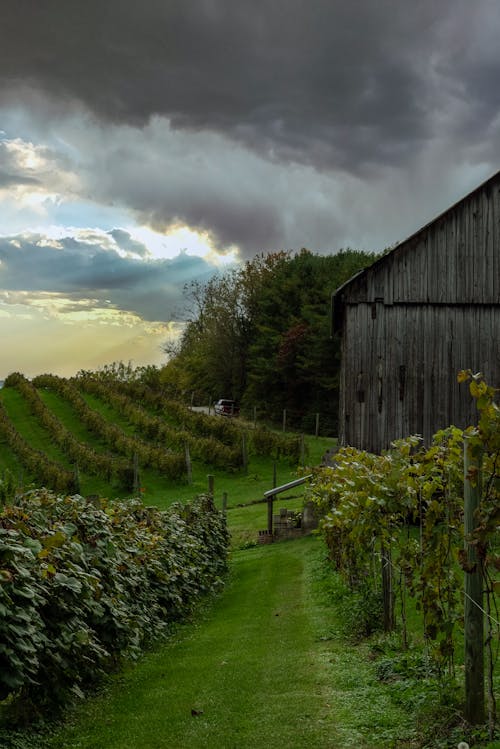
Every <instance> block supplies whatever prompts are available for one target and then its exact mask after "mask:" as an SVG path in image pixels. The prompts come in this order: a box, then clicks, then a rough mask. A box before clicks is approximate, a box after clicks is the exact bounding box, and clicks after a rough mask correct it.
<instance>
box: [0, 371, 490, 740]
mask: <svg viewBox="0 0 500 749" xmlns="http://www.w3.org/2000/svg"><path fill="white" fill-rule="evenodd" d="M138 403H140V406H139V405H138ZM0 407H1V411H0V415H1V416H2V425H3V430H2V432H1V436H0V445H1V450H0V475H2V474H3V476H4V477H5V476H6V475H7V474H6V472H7V471H8V472H10V474H11V475H12V476H13V477H14V478H15V483H17V484H22V485H23V487H24V488H25V489H26V488H29V486H30V484H32V483H36V482H37V480H38V482H39V481H40V477H39V476H38V477H37V470H38V468H40V471H41V472H42V475H43V476H44V477H49V478H51V479H52V480H53V481H54V486H53V487H52V488H54V489H57V490H58V491H60V490H61V486H60V485H59V484H60V483H61V482H62V483H64V482H65V481H67V482H69V484H68V488H70V487H71V486H72V482H76V483H77V484H78V489H79V492H80V493H81V494H82V495H84V496H88V495H95V494H98V495H100V496H104V497H109V498H111V499H112V498H115V497H125V496H127V492H128V496H137V495H138V494H140V496H141V497H142V499H143V500H144V502H145V504H147V505H151V506H156V507H159V508H161V509H167V508H168V507H170V506H171V505H172V504H173V503H174V502H176V501H178V500H182V501H188V500H190V499H192V497H193V496H195V495H198V494H202V493H205V492H207V490H208V489H209V486H210V488H213V495H214V500H215V504H216V506H217V507H218V508H222V506H223V497H225V498H226V500H227V524H228V528H229V530H230V534H231V549H232V551H231V561H230V576H229V579H228V581H227V584H226V588H225V591H224V592H223V594H222V596H221V597H220V598H218V599H215V600H210V601H208V602H206V604H205V605H204V606H202V607H201V608H200V609H198V611H197V613H196V614H195V615H193V616H192V617H191V618H190V620H189V621H188V622H187V623H186V624H183V625H181V626H180V627H179V628H178V629H177V630H176V631H175V634H174V636H173V637H172V638H171V639H170V640H169V641H167V643H163V644H162V643H158V645H157V646H155V647H154V650H153V652H152V653H151V654H146V656H145V657H143V658H141V659H140V661H139V662H138V663H137V664H136V665H134V666H129V667H127V668H126V669H125V671H124V672H122V673H121V674H119V675H118V676H116V677H112V679H111V681H110V682H109V683H108V685H107V687H106V689H105V691H104V693H103V694H98V695H96V696H95V697H94V698H93V699H91V700H90V701H88V702H84V703H82V704H80V706H79V707H77V708H76V711H75V712H73V713H72V714H71V716H72V717H71V720H70V722H69V723H66V724H65V725H62V726H60V727H58V728H57V729H51V735H47V733H46V732H42V734H40V735H36V737H35V738H34V739H33V740H34V741H35V744H32V743H30V742H31V739H30V738H29V737H27V736H26V735H24V734H22V735H20V736H16V737H14V738H13V739H12V740H13V741H14V743H8V741H9V739H8V738H5V739H4V740H5V742H6V743H5V744H2V743H1V742H2V739H3V738H4V737H5V736H8V735H9V734H5V733H1V731H0V745H1V746H4V745H5V746H6V747H9V748H10V746H12V747H14V746H15V747H16V749H17V747H19V749H32V747H34V746H36V747H37V749H38V748H39V747H47V749H49V747H50V749H56V748H57V749H63V748H64V749H69V748H70V747H75V749H76V747H80V749H91V747H92V748H96V749H97V748H98V747H99V748H101V747H102V749H127V748H128V747H129V746H130V747H132V746H133V747H134V749H153V747H159V746H165V747H166V746H175V747H176V748H178V749H195V748H196V747H198V746H200V747H202V746H206V747H208V749H210V747H212V746H213V747H216V746H217V747H219V746H220V747H227V749H229V747H234V746H238V747H241V749H244V748H245V747H248V749H250V748H251V747H257V748H258V747H261V746H262V747H264V746H266V747H274V746H276V747H278V746H283V745H284V744H286V745H287V746H290V747H297V749H299V748H300V747H302V746H304V747H305V746H311V745H313V746H317V747H318V748H322V749H329V748H330V747H332V746H335V747H339V749H349V748H350V747H366V749H368V748H370V749H391V748H393V747H401V748H403V747H406V748H407V749H417V748H418V749H420V748H421V747H422V748H423V747H429V748H430V747H433V748H435V749H445V748H448V747H450V748H451V747H452V746H456V745H457V743H458V741H460V740H461V739H464V738H468V740H469V741H472V742H473V745H475V746H477V747H479V746H481V747H488V749H498V747H499V742H498V741H494V740H493V741H492V740H490V741H488V739H487V729H486V728H484V729H480V730H478V731H476V732H475V733H470V732H468V733H467V731H466V727H465V725H464V724H463V721H461V720H460V719H459V717H458V716H459V713H460V709H461V707H460V705H461V701H462V700H463V694H462V689H463V685H462V684H461V679H460V678H458V679H452V678H449V674H446V673H444V672H443V673H442V674H440V673H439V668H438V670H436V667H435V665H433V663H432V659H431V658H430V648H429V645H430V643H429V642H428V641H426V638H425V637H424V635H423V633H424V627H423V620H422V612H421V611H419V610H417V607H416V606H415V601H414V600H413V599H410V598H407V600H406V604H405V606H406V608H405V612H404V616H405V635H404V639H405V640H406V642H403V640H402V633H401V629H400V628H399V627H397V628H396V630H395V631H394V632H392V633H389V634H384V633H383V632H381V631H380V609H379V604H378V602H377V600H376V598H377V597H376V596H375V597H374V596H373V591H371V592H370V591H367V590H365V592H361V593H356V594H353V593H352V591H349V590H348V589H347V587H346V584H345V581H344V580H342V577H341V576H340V575H338V574H337V573H336V572H334V571H333V569H332V566H331V564H330V563H329V562H327V561H326V556H327V547H326V546H325V544H324V540H323V539H322V538H321V537H319V536H317V535H313V536H310V537H307V538H303V539H299V540H295V541H290V542H284V543H280V544H273V545H271V546H260V545H258V544H257V537H258V531H259V530H260V529H263V528H265V527H266V523H267V508H266V503H265V502H264V501H263V495H264V492H265V491H266V490H268V489H270V488H271V487H272V486H277V485H281V484H284V483H287V482H289V481H291V480H293V479H295V478H296V477H297V476H298V475H303V474H304V473H307V472H309V470H310V468H311V467H313V466H317V465H319V463H320V462H321V458H322V456H323V455H324V453H325V452H326V451H327V450H328V449H331V448H332V447H333V446H334V441H333V440H331V439H327V438H323V437H314V436H307V435H305V436H304V437H302V436H301V435H296V434H291V433H286V434H284V433H282V432H280V431H273V430H271V429H269V428H266V427H262V426H260V425H258V424H257V425H254V424H253V423H249V422H245V421H244V420H243V419H234V420H233V419H226V418H224V417H208V416H202V417H200V415H199V414H194V413H192V412H191V411H190V410H189V409H187V408H185V407H183V406H182V407H181V406H179V404H175V403H171V402H167V401H166V400H165V399H163V398H161V397H160V398H159V397H157V396H154V397H153V395H152V394H147V393H137V392H135V393H134V391H133V389H131V388H128V389H127V388H125V387H123V386H116V387H113V389H109V388H108V389H107V390H105V389H103V388H102V386H101V385H100V384H97V385H96V384H95V383H92V382H90V383H89V382H78V381H71V382H69V383H68V382H67V381H62V380H59V378H53V377H45V378H39V379H37V380H35V382H34V383H29V382H28V381H27V380H25V379H24V378H22V377H19V378H18V379H17V380H15V381H13V382H11V383H9V382H7V387H5V388H3V389H2V390H0ZM26 446H27V447H26ZM37 456H38V461H37V459H36V458H37ZM367 460H368V458H367ZM47 466H48V467H49V468H50V470H48V468H47ZM361 468H363V471H364V470H367V471H368V473H366V477H365V478H363V475H364V474H363V471H361ZM375 469H376V466H375V464H373V465H372V464H371V463H370V465H367V466H364V467H363V466H362V465H361V464H358V467H357V468H352V469H350V470H352V471H353V473H351V474H350V477H349V481H350V482H351V485H352V486H354V484H355V482H356V481H358V482H359V487H360V490H363V489H364V486H365V484H367V483H370V482H371V483H372V484H373V481H374V477H375V476H376V473H374V470H375ZM377 470H378V469H377ZM44 471H45V473H44ZM384 481H385V479H384ZM127 482H128V485H127ZM127 486H128V489H127ZM381 487H382V488H381V491H382V493H383V491H385V490H384V486H383V484H382V485H381ZM124 489H125V493H124ZM303 491H304V490H303V487H301V486H299V487H295V488H293V489H291V490H289V491H288V492H286V493H284V494H280V495H279V499H278V501H276V503H275V512H279V509H280V507H287V508H289V509H300V508H301V506H302V502H303ZM329 491H330V492H331V491H333V488H332V487H330V489H329ZM372 492H375V488H374V486H372ZM363 522H365V520H363V519H362V518H360V519H358V520H356V522H355V527H356V529H359V528H361V527H362V523H363ZM356 532H358V530H356ZM405 533H406V531H405ZM409 533H410V535H411V536H412V537H413V539H414V544H417V542H418V528H416V527H413V528H411V529H410V530H409ZM410 541H411V538H410ZM364 551H365V550H363V553H364ZM330 552H331V549H330ZM359 552H360V553H359V554H358V556H359V558H362V557H363V553H361V549H360V550H359ZM455 572H458V573H460V571H459V570H458V569H457V570H455ZM461 637H462V636H461V634H460V629H459V628H458V630H457V634H456V635H455V647H456V650H455V663H454V664H453V669H454V671H455V673H456V674H457V676H458V677H460V674H461V673H462V670H463V655H462V650H463V641H462V639H461ZM495 691H496V692H498V676H496V677H495ZM433 737H434V738H433ZM16 742H17V743H16Z"/></svg>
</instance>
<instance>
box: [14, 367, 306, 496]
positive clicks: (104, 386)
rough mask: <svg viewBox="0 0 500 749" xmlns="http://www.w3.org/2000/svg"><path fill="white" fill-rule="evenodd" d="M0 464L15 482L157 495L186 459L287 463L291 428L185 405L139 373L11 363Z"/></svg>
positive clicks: (189, 465)
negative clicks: (15, 368)
mask: <svg viewBox="0 0 500 749" xmlns="http://www.w3.org/2000/svg"><path fill="white" fill-rule="evenodd" d="M0 444H1V445H2V450H1V454H0V470H3V471H8V472H9V474H10V475H12V476H13V480H14V483H16V484H17V485H18V486H22V487H27V486H30V485H35V486H44V487H46V488H48V489H52V490H54V491H58V492H67V493H81V494H84V495H91V494H98V495H101V496H111V497H113V496H124V495H127V494H128V495H131V494H133V495H135V496H138V495H139V494H146V498H147V499H152V500H154V501H157V500H158V495H159V494H161V492H162V489H163V490H165V489H166V488H172V486H179V487H182V486H188V485H189V484H190V483H191V481H192V472H193V466H200V467H202V468H203V470H204V471H205V473H209V472H211V471H214V470H217V471H225V472H242V473H243V472H245V471H247V470H248V466H249V464H250V465H251V461H252V458H253V457H258V456H263V455H265V456H266V457H273V456H274V458H275V459H276V460H282V461H288V462H291V463H295V464H296V463H297V462H298V458H299V454H300V450H301V443H300V439H299V438H298V437H289V436H285V435H281V434H277V433H276V432H273V431H271V430H269V429H266V428H265V427H257V426H255V425H254V424H249V423H246V422H242V421H241V422H240V421H239V420H238V421H236V420H229V419H224V418H221V417H215V416H207V415H205V414H199V413H194V412H193V411H191V410H190V409H189V408H187V407H186V406H185V405H183V404H182V403H180V402H177V401H173V400H170V399H168V398H166V397H165V396H164V395H163V394H162V392H161V391H159V390H155V389H153V388H151V387H148V386H145V385H143V384H141V383H140V382H120V381H119V380H117V379H115V380H106V379H103V378H100V377H99V375H96V374H94V373H81V374H80V375H79V376H77V377H75V378H72V379H64V378H60V377H56V376H54V375H42V376H39V377H36V378H35V379H34V380H33V381H29V380H28V379H26V378H25V377H24V376H23V375H22V374H19V373H14V374H11V375H9V377H8V378H7V379H6V381H5V384H4V388H3V389H2V390H1V391H0Z"/></svg>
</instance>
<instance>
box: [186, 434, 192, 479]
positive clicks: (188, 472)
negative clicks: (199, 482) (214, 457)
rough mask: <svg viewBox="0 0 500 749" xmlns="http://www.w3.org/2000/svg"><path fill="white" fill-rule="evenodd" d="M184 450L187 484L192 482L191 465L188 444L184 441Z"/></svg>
mask: <svg viewBox="0 0 500 749" xmlns="http://www.w3.org/2000/svg"><path fill="white" fill-rule="evenodd" d="M184 452H185V455H186V473H187V482H188V484H189V486H191V484H192V483H193V468H192V465H191V453H190V451H189V445H188V443H187V442H186V443H185V445H184Z"/></svg>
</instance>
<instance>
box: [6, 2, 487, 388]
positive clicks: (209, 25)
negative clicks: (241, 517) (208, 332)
mask: <svg viewBox="0 0 500 749" xmlns="http://www.w3.org/2000/svg"><path fill="white" fill-rule="evenodd" d="M1 10H2V12H1V19H0V342H1V349H0V351H1V353H0V379H1V378H2V377H5V375H6V374H7V373H8V372H10V371H13V370H16V369H17V370H21V371H23V372H24V373H25V374H27V375H34V374H37V373H39V372H44V371H52V372H57V373H60V374H65V375H67V374H72V373H73V372H75V371H77V370H78V369H80V368H82V367H83V368H88V367H98V366H100V365H102V364H105V363H109V362H112V361H116V360H119V359H122V360H125V361H129V360H132V361H133V362H134V363H135V364H147V363H155V364H159V363H161V362H162V361H164V360H165V357H164V354H162V351H161V346H162V343H163V342H164V341H165V340H166V339H167V338H172V337H175V335H177V334H178V332H179V330H181V328H182V323H183V320H185V319H186V316H187V315H188V314H189V309H188V308H187V304H186V299H185V298H183V287H184V285H185V284H186V283H189V282H190V281H192V280H204V279H207V278H208V277H209V276H210V275H211V274H212V273H214V272H217V271H221V270H222V271H223V270H224V268H227V267H228V266H229V265H231V264H232V263H240V262H242V261H244V260H245V259H246V258H250V257H252V256H254V255H255V253H258V252H268V251H274V250H278V249H300V248H301V247H308V248H309V249H310V250H312V251H315V252H328V253H330V252H336V251H338V250H339V249H340V248H342V247H348V246H350V247H354V248H359V249H365V250H380V249H383V248H385V247H387V246H389V245H392V244H394V243H395V242H397V241H399V240H403V239H405V237H407V236H409V235H410V234H411V233H413V232H414V231H415V230H417V229H418V228H419V227H420V226H422V225H423V224H425V223H427V222H428V221H429V220H431V219H432V218H434V217H435V216H436V215H438V214H439V213H440V212H441V211H443V210H445V209H446V208H447V207H448V206H449V205H451V204H452V203H453V202H455V201H456V200H458V199H460V198H461V197H462V196H464V195H465V194H466V193H468V192H469V191H470V190H472V189H474V188H475V187H476V186H477V185H478V184H479V183H480V182H482V181H483V180H485V179H487V178H488V177H489V176H491V175H492V174H493V173H495V172H496V171H497V170H498V169H499V168H500V160H499V153H500V85H499V81H500V53H499V52H498V39H499V38H500V7H499V5H498V2H497V0H476V1H475V2H470V0H439V2H436V0H377V2H374V1H373V0H350V1H349V2H347V0H252V2H250V0H141V2H139V1H138V0H85V2H82V0H43V1H42V0H2V8H1Z"/></svg>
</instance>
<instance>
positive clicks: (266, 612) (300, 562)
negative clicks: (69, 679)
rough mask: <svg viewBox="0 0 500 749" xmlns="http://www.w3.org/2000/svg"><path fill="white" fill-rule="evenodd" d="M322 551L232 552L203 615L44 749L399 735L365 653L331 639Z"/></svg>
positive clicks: (319, 747)
mask: <svg viewBox="0 0 500 749" xmlns="http://www.w3.org/2000/svg"><path fill="white" fill-rule="evenodd" d="M322 553H323V550H322V547H321V544H320V541H319V540H318V539H316V538H314V537H308V538H304V539H301V540H299V541H293V542H285V543H281V544H274V545H272V546H266V547H259V548H254V549H248V550H243V551H238V552H235V553H234V555H233V561H232V575H231V579H230V581H229V584H228V585H227V587H226V590H225V592H224V593H223V594H222V596H221V597H220V598H219V599H218V600H217V601H215V602H214V604H213V605H212V607H211V608H210V609H209V610H208V611H207V612H206V613H205V615H204V617H203V618H202V620H199V621H197V622H196V623H192V624H188V625H186V626H184V627H182V628H181V629H180V630H179V632H178V633H177V635H176V636H175V637H174V638H173V639H172V640H171V641H170V642H167V643H166V644H164V645H163V646H161V647H158V648H157V649H156V650H155V651H154V652H151V653H149V654H148V655H147V656H146V657H145V658H144V659H142V660H141V661H140V662H139V663H138V664H137V665H136V666H135V667H130V668H128V669H127V670H126V671H125V672H124V673H122V674H121V675H120V676H118V677H116V678H115V679H114V680H113V682H112V684H111V686H110V688H109V689H108V690H107V691H106V693H105V694H104V695H102V696H99V697H96V698H94V699H91V700H90V701H88V702H86V703H85V704H83V705H81V706H80V707H79V708H78V709H77V710H76V711H75V712H74V713H73V715H72V718H71V721H70V722H69V723H68V724H67V725H66V726H64V727H62V728H61V729H59V730H58V731H56V732H55V734H54V735H53V737H52V738H51V739H50V740H49V741H48V743H46V744H43V746H44V747H45V746H46V747H47V748H49V747H50V749H77V748H78V749H98V748H102V749H132V748H133V749H159V748H160V747H162V748H163V747H165V749H166V748H167V747H168V748H170V747H171V748H172V749H201V748H203V749H232V748H233V747H237V749H258V748H259V747H263V748H264V747H265V748H266V749H273V748H274V747H276V748H277V747H279V748H280V749H281V748H282V747H287V748H291V749H300V748H301V747H304V748H305V747H307V748H308V749H311V748H312V747H314V749H327V748H330V747H338V749H346V748H347V747H358V748H359V749H365V748H366V749H368V747H369V748H370V749H378V748H380V749H382V748H383V747H389V746H391V743H390V742H391V741H392V740H393V739H394V736H395V733H394V732H395V731H396V734H397V735H398V736H399V738H401V739H403V738H404V734H407V733H408V731H409V730H410V729H409V726H410V724H411V716H409V715H407V713H406V712H405V710H404V709H403V708H401V707H396V706H394V705H393V704H392V703H391V701H390V698H389V695H388V690H387V689H385V688H384V685H381V684H380V683H379V682H376V681H375V679H374V677H373V675H372V668H371V665H370V663H369V662H368V660H367V658H366V653H364V652H363V651H362V650H361V651H360V650H359V649H355V648H354V647H348V646H346V645H345V643H344V642H343V641H342V640H341V639H340V638H339V637H337V635H336V633H335V620H334V619H333V618H332V611H331V607H330V603H329V601H328V600H327V598H326V596H325V590H324V588H323V587H322V585H321V582H320V581H318V577H319V574H318V569H319V568H320V557H321V556H322ZM192 710H195V711H197V712H199V713H200V714H199V715H195V716H193V715H192V714H191V711H192ZM40 745H41V746H42V744H40ZM404 745H405V744H397V746H404ZM392 746H394V744H392ZM408 746H409V745H408Z"/></svg>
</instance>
